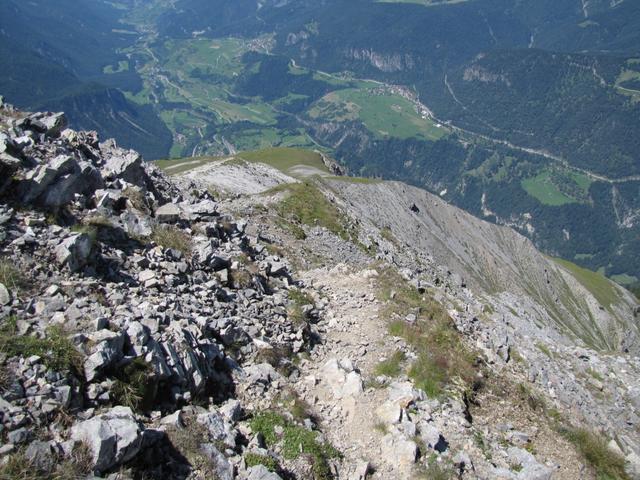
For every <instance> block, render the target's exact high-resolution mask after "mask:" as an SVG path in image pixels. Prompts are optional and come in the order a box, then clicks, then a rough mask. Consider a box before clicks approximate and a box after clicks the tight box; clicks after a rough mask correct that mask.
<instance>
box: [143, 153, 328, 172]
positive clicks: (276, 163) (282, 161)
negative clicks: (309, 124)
mask: <svg viewBox="0 0 640 480" xmlns="http://www.w3.org/2000/svg"><path fill="white" fill-rule="evenodd" d="M224 159H238V160H244V161H247V162H251V163H264V164H266V165H269V166H272V167H273V168H276V169H277V170H280V171H281V172H283V173H286V174H287V175H292V176H297V175H298V173H297V172H296V169H298V167H307V168H309V169H313V170H314V171H317V172H318V173H328V172H329V170H328V169H327V167H326V166H325V165H324V163H323V162H322V157H321V155H320V154H319V153H317V152H313V151H311V150H304V149H300V148H282V147H279V148H265V149H262V150H254V151H251V152H241V153H239V154H237V155H236V156H235V157H197V158H181V159H176V160H158V161H157V162H155V163H156V165H157V166H158V167H160V168H161V169H163V170H165V171H167V172H168V173H170V174H172V175H176V174H179V173H184V172H186V171H189V170H193V169H194V168H198V167H201V166H203V165H206V164H207V163H210V162H220V161H222V160H224ZM303 176H304V175H303Z"/></svg>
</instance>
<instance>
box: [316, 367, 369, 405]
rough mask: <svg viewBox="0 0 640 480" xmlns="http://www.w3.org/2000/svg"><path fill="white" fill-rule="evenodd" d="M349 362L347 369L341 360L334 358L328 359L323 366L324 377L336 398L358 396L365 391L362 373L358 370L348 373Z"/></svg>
mask: <svg viewBox="0 0 640 480" xmlns="http://www.w3.org/2000/svg"><path fill="white" fill-rule="evenodd" d="M342 363H344V361H343V362H342ZM349 364H350V362H349V363H348V364H347V369H345V368H344V367H343V366H342V364H341V362H338V360H337V359H335V358H333V359H330V360H328V361H327V362H326V363H325V364H324V366H323V367H322V372H323V378H324V380H325V382H326V383H327V385H328V386H329V388H330V389H331V392H332V394H333V397H334V398H336V399H341V398H344V397H356V396H358V395H360V394H361V393H362V392H363V391H364V388H363V384H362V377H361V376H360V374H359V373H357V372H356V371H350V372H348V373H347V370H348V369H349Z"/></svg>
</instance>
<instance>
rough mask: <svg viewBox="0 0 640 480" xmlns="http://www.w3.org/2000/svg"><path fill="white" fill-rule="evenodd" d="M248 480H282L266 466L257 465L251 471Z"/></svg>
mask: <svg viewBox="0 0 640 480" xmlns="http://www.w3.org/2000/svg"><path fill="white" fill-rule="evenodd" d="M248 480H282V478H281V477H280V475H278V474H277V473H273V472H270V471H269V469H268V468H267V467H265V466H264V465H256V466H255V467H251V468H250V469H249V477H248Z"/></svg>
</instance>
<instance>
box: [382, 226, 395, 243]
mask: <svg viewBox="0 0 640 480" xmlns="http://www.w3.org/2000/svg"><path fill="white" fill-rule="evenodd" d="M380 236H381V237H382V238H384V239H385V240H386V241H387V242H389V243H392V244H393V245H399V244H400V242H398V239H397V238H396V236H395V235H394V234H393V232H392V231H391V229H390V228H389V227H384V228H382V229H381V230H380Z"/></svg>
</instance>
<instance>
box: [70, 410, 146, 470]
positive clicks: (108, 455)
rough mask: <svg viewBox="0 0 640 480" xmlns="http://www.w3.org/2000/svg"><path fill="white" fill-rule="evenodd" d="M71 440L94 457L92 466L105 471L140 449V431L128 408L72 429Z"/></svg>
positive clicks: (101, 416) (109, 412) (95, 418)
mask: <svg viewBox="0 0 640 480" xmlns="http://www.w3.org/2000/svg"><path fill="white" fill-rule="evenodd" d="M71 438H72V440H74V441H76V442H83V443H84V444H86V445H87V446H88V447H89V448H90V449H91V451H92V453H93V466H94V468H95V469H96V470H98V471H105V470H108V469H110V468H113V467H115V466H117V465H120V464H122V463H124V462H127V461H129V460H131V459H132V458H133V457H134V456H135V455H136V454H137V453H138V452H139V451H140V447H141V445H142V429H141V428H140V426H139V425H138V422H136V419H135V417H134V416H133V412H132V411H131V409H130V408H128V407H121V406H118V407H114V408H112V409H111V410H109V411H108V412H106V413H104V414H102V415H99V416H97V417H94V418H92V419H90V420H86V421H84V422H81V423H78V424H76V425H74V426H73V427H72V428H71Z"/></svg>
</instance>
